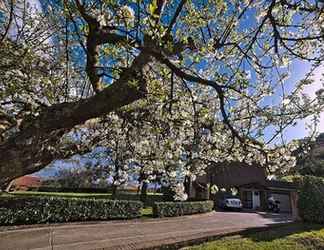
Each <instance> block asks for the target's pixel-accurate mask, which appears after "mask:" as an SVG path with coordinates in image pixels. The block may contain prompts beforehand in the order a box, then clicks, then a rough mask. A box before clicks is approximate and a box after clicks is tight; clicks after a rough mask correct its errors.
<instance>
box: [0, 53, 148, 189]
mask: <svg viewBox="0 0 324 250" xmlns="http://www.w3.org/2000/svg"><path fill="white" fill-rule="evenodd" d="M150 61H151V57H150V55H149V53H148V52H146V51H143V52H141V53H140V54H139V55H138V56H137V57H136V58H135V59H134V61H133V63H132V65H131V66H130V68H127V69H125V70H124V71H123V72H122V73H121V74H120V78H119V79H118V80H116V81H115V82H114V83H113V84H111V85H110V86H108V87H106V88H105V89H104V90H102V91H101V92H99V93H98V94H96V95H94V96H92V97H90V98H87V99H82V100H79V101H76V102H70V103H59V104H55V105H52V106H51V107H48V108H44V109H43V110H42V111H41V112H40V114H39V116H37V117H34V118H33V119H31V120H30V121H25V120H24V121H23V122H22V123H21V126H20V127H19V132H17V133H16V134H15V135H13V136H11V137H10V138H8V139H6V140H5V141H3V142H1V144H0V187H3V186H5V185H7V184H8V183H9V182H10V181H11V180H13V179H15V178H17V177H20V176H23V175H26V174H31V173H34V172H36V171H38V170H40V169H42V168H44V167H45V166H46V165H48V164H49V163H51V162H52V161H53V160H55V159H56V158H57V157H58V156H64V151H66V148H64V146H63V145H62V146H61V148H59V150H58V151H59V153H58V152H57V147H60V142H61V141H60V140H61V138H62V136H63V135H64V134H65V133H67V132H69V131H70V129H72V128H73V127H74V126H76V125H78V124H82V123H84V122H85V121H87V120H88V119H91V118H96V117H100V116H102V115H105V114H108V113H110V112H112V111H115V110H117V109H118V108H120V107H123V106H125V105H128V104H131V103H133V102H134V101H136V100H138V99H140V98H143V97H144V96H145V92H146V80H145V75H146V74H147V72H148V71H149V67H148V63H149V62H150ZM134 80H137V82H135V84H134ZM65 146H66V145H65Z"/></svg>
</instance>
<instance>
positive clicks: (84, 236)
mask: <svg viewBox="0 0 324 250" xmlns="http://www.w3.org/2000/svg"><path fill="white" fill-rule="evenodd" d="M290 221H291V219H290V217H289V216H287V215H279V214H267V213H246V212H244V213H235V212H211V213H207V214H201V215H192V216H183V217H177V218H168V219H147V220H132V221H110V222H99V223H95V222H94V223H72V224H61V225H51V226H36V227H30V228H22V227H17V228H12V227H10V228H5V227H2V228H0V230H1V231H0V249H1V250H10V249H19V250H23V249H38V250H41V249H42V250H43V249H44V250H45V249H48V250H52V249H55V250H59V249H60V250H61V249H67V250H74V249H78V250H84V249H142V248H150V247H157V246H160V245H165V244H173V243H175V242H182V241H188V240H193V239H198V238H203V237H210V236H215V235H220V234H226V233H232V232H236V231H241V230H244V229H249V228H255V227H266V226H271V225H273V224H276V223H287V222H290Z"/></svg>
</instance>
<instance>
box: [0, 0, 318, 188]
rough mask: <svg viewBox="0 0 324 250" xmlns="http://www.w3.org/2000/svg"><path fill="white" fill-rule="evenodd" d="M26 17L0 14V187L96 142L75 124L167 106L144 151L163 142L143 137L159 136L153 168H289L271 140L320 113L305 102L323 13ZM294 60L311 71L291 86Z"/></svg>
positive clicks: (54, 10) (106, 5)
mask: <svg viewBox="0 0 324 250" xmlns="http://www.w3.org/2000/svg"><path fill="white" fill-rule="evenodd" d="M30 8H32V7H30V6H25V5H23V4H22V1H9V0H8V1H7V0H5V1H2V3H1V5H0V11H1V15H0V16H1V18H2V19H3V21H1V23H0V26H1V27H0V32H1V34H0V56H1V62H0V71H1V72H0V89H1V92H0V101H1V106H0V132H1V139H0V140H1V141H0V184H1V186H2V185H5V184H6V183H8V182H9V181H10V180H11V179H13V178H16V177H18V176H21V175H25V174H29V173H32V172H35V171H37V170H39V169H41V168H43V167H44V166H46V165H47V164H49V163H50V162H51V161H52V160H54V159H56V158H60V157H67V156H69V155H71V154H73V153H75V152H78V151H83V150H87V149H88V148H89V147H90V146H93V145H96V144H98V138H99V137H100V136H98V134H97V132H95V131H98V130H97V129H96V130H94V132H93V134H91V133H89V131H90V130H89V129H88V128H87V125H85V122H87V121H88V122H87V123H88V124H89V122H90V123H100V121H101V120H103V119H105V118H106V116H107V115H108V116H109V115H110V114H111V113H112V112H114V113H116V114H117V115H118V114H120V113H123V114H125V113H126V114H127V113H131V111H132V110H133V109H135V110H137V107H138V105H140V106H144V107H145V106H147V107H151V108H155V109H156V110H149V112H152V114H153V113H154V114H157V113H156V111H157V110H160V109H162V108H163V107H166V106H167V107H168V108H169V112H164V115H161V116H157V117H156V118H158V117H160V118H161V120H162V122H161V123H160V124H164V127H163V129H162V131H164V130H169V132H168V133H167V136H162V137H161V138H160V139H159V140H158V142H159V144H158V143H153V142H154V140H157V138H159V136H160V135H163V134H161V131H160V128H159V125H156V124H155V123H154V122H152V123H151V124H150V126H147V128H148V129H144V131H151V130H154V128H158V129H156V131H155V132H156V133H154V136H153V134H152V135H151V136H152V139H151V138H150V139H149V143H148V142H145V140H140V141H141V143H142V144H143V147H140V148H141V149H142V150H144V151H147V150H153V151H156V152H159V147H160V146H161V145H162V146H161V150H162V152H164V153H163V154H161V156H163V157H160V158H159V159H161V158H163V159H162V161H161V160H156V161H157V162H156V166H162V165H164V166H168V168H171V169H172V166H174V164H172V162H174V161H179V160H181V161H182V160H184V161H187V164H184V168H186V167H187V166H191V167H190V168H187V171H188V172H192V171H196V170H193V168H198V169H197V171H199V166H200V163H202V162H208V161H210V160H216V161H219V160H222V159H242V160H243V159H244V160H245V161H257V162H260V163H261V164H263V165H266V166H268V167H272V166H277V167H278V166H282V162H288V163H289V164H290V162H291V160H292V159H291V158H290V157H289V154H287V152H289V148H287V147H286V146H284V145H283V144H282V145H281V147H280V148H279V149H277V148H275V143H274V142H276V141H277V140H278V139H280V138H281V134H282V132H283V131H284V129H286V128H287V127H289V126H291V125H293V124H294V123H295V122H296V121H297V120H298V119H303V118H305V117H307V116H310V115H313V116H315V118H316V115H317V114H318V113H319V112H320V111H321V110H322V106H323V91H318V92H317V98H315V99H310V98H309V97H307V96H306V95H304V94H303V87H304V86H305V85H307V84H309V83H311V82H312V80H311V79H312V78H311V77H312V72H313V70H314V69H315V68H316V67H318V66H319V65H320V64H321V62H322V60H323V44H324V43H323V36H324V34H323V23H324V16H323V15H324V14H323V9H322V8H323V7H322V6H320V5H319V4H316V3H315V2H310V1H306V0H301V1H294V0H269V1H253V0H250V1H236V0H233V1H225V0H224V1H223V0H208V1H187V0H180V1H165V0H152V1H141V0H139V1H130V0H129V1H123V3H122V4H121V3H120V2H118V1H117V2H115V1H109V0H105V1H81V0H66V1H63V2H62V3H61V4H48V5H44V6H43V8H44V9H43V11H42V12H41V13H36V12H35V11H33V12H32V13H33V14H32V15H27V14H28V13H30V12H31V10H30ZM24 13H25V14H24ZM26 13H27V14H26ZM296 60H297V61H305V62H307V63H309V64H310V72H309V73H308V74H306V75H305V77H304V78H303V79H301V80H300V81H298V82H295V83H294V84H293V85H294V86H293V87H292V86H288V85H287V81H286V80H287V78H288V77H289V74H290V73H291V72H292V69H291V67H292V62H294V61H296ZM180 86H181V87H180ZM150 95H155V98H153V99H152V98H151V99H150ZM157 98H159V101H158V102H156V103H155V104H156V105H150V100H156V99H157ZM181 100H182V101H181ZM159 104H160V105H159ZM189 111H190V112H189ZM135 113H136V112H135ZM169 116H171V118H170V119H169V118H168V117H169ZM172 116H176V117H177V116H178V117H180V118H179V119H175V118H172ZM135 118H136V117H135ZM153 118H154V117H153ZM89 120H90V121H89ZM152 120H153V121H154V119H152ZM179 122H180V123H181V125H179ZM175 125H176V126H175ZM175 127H176V129H174V128H175ZM268 128H272V131H273V132H272V133H271V136H270V138H269V136H267V137H266V136H264V133H265V131H266V130H267V129H268ZM73 130H81V131H82V130H83V131H84V130H86V131H88V132H87V133H86V134H87V135H86V139H85V140H81V142H80V140H78V143H77V144H76V143H73V140H69V139H67V138H69V135H70V134H71V131H73ZM137 131H139V132H138V133H139V134H140V133H141V132H142V131H141V129H139V130H137ZM146 135H150V133H146ZM155 135H156V136H155ZM188 135H190V136H189V137H190V139H188ZM140 138H142V137H140ZM153 139H154V140H153ZM187 139H188V140H187ZM186 140H187V141H190V142H191V144H190V145H188V143H186V142H185V141H186ZM99 141H100V140H99ZM152 143H153V144H152ZM180 145H181V146H180ZM145 147H146V148H147V149H145ZM152 148H153V149H152ZM177 151H178V152H177ZM182 151H184V152H186V154H187V156H186V157H183V159H182V158H181V157H182V156H181V154H182V153H181V152H182ZM169 159H170V161H171V162H169V163H168V161H169ZM197 161H199V162H200V163H199V164H192V163H193V162H197ZM170 171H171V170H170V169H169V172H170ZM180 189H181V188H180Z"/></svg>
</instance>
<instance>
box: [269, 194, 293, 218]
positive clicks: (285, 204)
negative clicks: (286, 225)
mask: <svg viewBox="0 0 324 250" xmlns="http://www.w3.org/2000/svg"><path fill="white" fill-rule="evenodd" d="M272 196H273V198H275V200H278V201H280V211H281V212H288V213H291V205H290V198H289V195H288V194H277V193H272Z"/></svg>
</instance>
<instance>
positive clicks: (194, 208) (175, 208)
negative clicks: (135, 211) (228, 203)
mask: <svg viewBox="0 0 324 250" xmlns="http://www.w3.org/2000/svg"><path fill="white" fill-rule="evenodd" d="M213 207H214V202H213V201H192V202H186V201H185V202H156V203H155V204H154V206H153V216H154V217H174V216H182V215H189V214H198V213H207V212H211V211H212V210H213Z"/></svg>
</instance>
